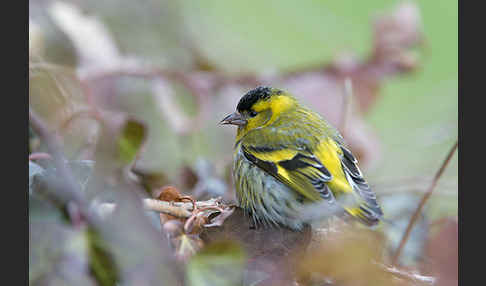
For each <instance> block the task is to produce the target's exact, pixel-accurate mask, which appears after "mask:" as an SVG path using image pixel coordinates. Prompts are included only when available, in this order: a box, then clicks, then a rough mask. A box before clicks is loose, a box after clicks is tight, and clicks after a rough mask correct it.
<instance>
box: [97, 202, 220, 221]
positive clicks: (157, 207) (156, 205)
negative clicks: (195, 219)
mask: <svg viewBox="0 0 486 286" xmlns="http://www.w3.org/2000/svg"><path fill="white" fill-rule="evenodd" d="M219 201H220V199H219V198H216V199H210V200H207V201H199V202H196V208H198V209H201V211H206V210H214V211H219V210H220V209H221V208H220V205H221V203H220V202H219ZM143 207H144V208H145V210H149V211H154V212H158V213H164V214H168V215H172V216H175V217H178V218H189V217H191V215H192V211H193V210H194V205H193V203H192V202H187V203H184V202H167V201H160V200H156V199H144V200H143ZM115 209H116V205H115V204H113V203H102V204H100V206H99V207H98V210H99V212H100V214H101V215H102V216H103V217H104V216H106V215H109V214H111V213H113V212H114V211H115Z"/></svg>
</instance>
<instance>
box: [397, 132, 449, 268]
mask: <svg viewBox="0 0 486 286" xmlns="http://www.w3.org/2000/svg"><path fill="white" fill-rule="evenodd" d="M457 144H458V142H457V141H456V143H455V144H454V146H452V148H451V150H450V151H449V154H447V157H446V158H445V160H444V162H443V163H442V166H441V167H440V169H439V170H438V171H437V173H436V174H435V176H434V179H433V180H432V184H431V185H430V186H429V188H428V190H427V192H425V194H424V196H423V197H422V200H421V201H420V203H419V205H418V206H417V209H416V210H415V212H414V213H413V215H412V218H411V219H410V221H409V223H408V225H407V229H406V230H405V233H404V234H403V236H402V240H401V241H400V245H399V246H398V249H397V251H396V252H395V255H394V256H393V260H392V263H393V265H396V264H397V262H398V258H400V255H401V253H402V251H403V248H404V247H405V244H406V243H407V240H408V238H409V236H410V233H411V231H412V228H413V226H414V224H415V222H416V221H417V219H418V217H419V215H420V212H421V211H422V208H423V207H424V205H425V203H426V202H427V200H428V199H429V198H430V196H431V195H432V192H433V191H434V189H435V186H436V185H437V181H439V179H440V177H441V176H442V174H443V173H444V170H445V168H446V167H447V165H448V164H449V162H450V161H451V158H452V155H454V153H455V152H456V149H457Z"/></svg>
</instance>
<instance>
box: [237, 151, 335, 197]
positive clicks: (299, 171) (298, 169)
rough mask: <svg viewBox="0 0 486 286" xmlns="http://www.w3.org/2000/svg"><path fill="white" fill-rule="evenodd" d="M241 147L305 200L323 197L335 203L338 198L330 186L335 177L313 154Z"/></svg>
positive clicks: (245, 153) (261, 166)
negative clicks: (329, 183) (335, 197)
mask: <svg viewBox="0 0 486 286" xmlns="http://www.w3.org/2000/svg"><path fill="white" fill-rule="evenodd" d="M241 148H242V151H243V154H244V156H245V157H246V158H247V159H248V160H249V161H251V162H252V163H253V164H255V165H256V166H258V167H259V168H261V169H262V170H264V171H266V172H267V173H268V174H270V175H272V176H274V177H275V178H276V179H278V180H279V181H280V182H282V183H284V184H286V185H287V186H289V187H290V188H291V189H293V190H295V191H296V192H298V193H299V194H300V195H302V197H304V198H306V199H308V200H311V201H317V200H320V199H321V198H323V199H326V200H328V201H329V202H332V201H334V195H333V193H332V192H331V190H330V189H329V186H328V185H327V184H326V183H328V182H330V181H331V180H332V179H333V175H332V174H331V172H330V171H329V170H328V169H327V168H326V166H324V164H323V163H322V162H321V161H320V160H319V158H318V157H317V156H316V155H315V154H313V153H312V152H310V151H308V150H297V149H290V148H280V147H268V146H265V147H261V146H255V145H250V144H242V146H241Z"/></svg>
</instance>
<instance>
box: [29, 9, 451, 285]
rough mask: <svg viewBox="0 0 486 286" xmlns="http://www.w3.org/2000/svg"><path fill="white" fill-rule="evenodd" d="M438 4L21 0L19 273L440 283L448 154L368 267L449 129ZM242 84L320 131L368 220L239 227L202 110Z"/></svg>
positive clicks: (445, 278) (225, 109) (209, 118)
mask: <svg viewBox="0 0 486 286" xmlns="http://www.w3.org/2000/svg"><path fill="white" fill-rule="evenodd" d="M457 19H458V15H457V1H453V0H447V1H442V2H440V3H436V2H433V1H417V2H404V1H392V2H389V1H383V0H373V1H361V2H356V1H354V2H352V1H314V0H306V1H300V2H299V3H296V2H295V1H290V0H285V1H275V0H270V1H263V2H262V1H256V0H249V1H245V2H243V1H241V2H238V1H221V0H209V1H206V0H205V1H190V2H188V1H174V0H162V1H160V0H157V1H155V0H147V1H138V2H137V1H116V2H115V1H93V0H88V1H77V0H70V1H62V2H60V1H53V0H47V1H44V0H43V1H34V0H32V1H29V107H30V109H31V113H33V114H34V115H35V116H34V117H38V118H39V119H40V120H41V121H42V123H43V124H41V125H42V126H40V125H39V122H35V121H36V120H32V117H31V120H30V126H29V154H30V156H29V228H30V236H29V282H30V284H32V285H160V284H161V283H162V284H167V285H241V284H243V285H285V284H291V285H296V283H298V285H397V284H399V285H421V284H426V285H427V284H430V283H429V282H430V281H429V280H428V278H427V277H425V278H424V277H421V276H420V275H415V274H414V272H413V271H414V270H417V269H419V270H420V271H423V272H424V273H425V274H427V275H431V276H433V277H437V283H436V285H456V284H457V219H456V218H455V217H456V216H457V187H458V183H457V176H458V175H457V172H458V164H457V156H455V157H453V160H452V161H451V164H450V165H449V166H448V168H447V169H446V172H445V174H444V176H443V177H442V178H441V179H440V181H439V184H438V186H437V188H436V191H435V192H434V195H433V196H432V198H431V200H430V201H429V202H428V203H427V205H426V208H425V209H424V210H423V212H422V213H421V218H420V219H419V220H418V221H417V223H416V225H415V228H414V229H413V231H412V233H411V237H410V239H409V242H408V243H407V244H406V246H405V248H404V252H403V255H402V256H401V259H400V266H401V267H402V268H400V269H398V270H397V269H395V268H393V269H392V268H390V267H388V266H386V265H388V263H389V258H390V257H391V255H392V254H393V252H394V251H395V249H396V248H397V245H398V243H399V241H400V239H401V237H402V234H403V232H404V231H405V228H406V226H407V224H408V222H409V218H410V216H411V215H412V213H413V211H414V210H415V208H416V206H417V203H418V201H419V200H420V197H421V196H422V195H423V193H424V191H425V190H426V188H427V187H428V186H429V185H430V183H431V181H432V176H433V175H434V173H435V172H436V170H437V169H438V168H439V165H440V162H441V160H443V157H444V154H445V153H446V152H447V150H448V149H449V148H450V146H451V145H452V144H453V142H455V140H456V138H457V130H458V125H457V115H458V112H457V98H458V93H457V87H458V79H457V77H458V66H457V46H458V45H457V43H458V36H457V34H458V30H457V26H458V25H457ZM345 82H348V83H350V86H349V88H348V90H347V89H346V88H345ZM261 84H265V85H272V86H275V87H279V88H284V89H288V90H289V91H291V92H292V93H294V94H295V95H296V96H297V97H299V98H300V99H301V100H302V101H303V102H305V103H307V104H308V105H311V106H312V107H313V108H314V109H315V110H317V111H318V112H320V113H321V114H323V115H324V116H325V117H326V118H327V119H328V120H329V121H330V122H331V123H333V124H334V125H335V126H336V127H338V129H340V131H341V133H343V136H344V138H345V140H346V141H347V143H348V144H349V145H350V147H351V149H352V150H353V153H355V154H356V155H357V157H358V158H359V160H360V165H361V166H362V167H363V169H364V173H365V174H366V177H367V179H368V181H369V182H370V183H371V186H372V187H373V188H374V190H375V191H376V193H377V195H378V197H379V200H380V201H381V203H382V205H383V209H384V212H385V214H386V217H387V219H388V222H385V223H384V224H383V225H382V226H381V227H380V228H379V229H376V230H374V231H368V230H362V229H359V228H358V229H355V228H349V227H348V226H346V227H344V228H341V227H340V225H338V226H334V225H333V224H332V223H328V222H325V223H323V224H320V225H314V226H313V227H314V228H313V229H312V231H311V229H310V228H309V229H306V230H305V231H303V232H302V233H293V232H290V231H288V230H283V229H254V228H252V226H251V225H250V224H249V222H248V220H247V218H246V217H245V216H244V214H243V213H242V212H241V210H240V209H238V208H234V207H233V206H232V205H231V204H232V202H234V190H233V188H232V186H233V184H232V180H231V176H230V175H229V170H230V168H231V160H232V147H233V144H234V142H233V138H234V132H235V130H233V129H230V128H220V127H219V126H218V125H217V123H218V122H219V121H220V120H221V119H222V118H223V116H224V115H226V114H228V113H230V112H232V111H233V110H234V109H235V106H236V103H237V101H238V99H239V98H240V97H241V95H242V94H243V93H244V92H245V91H246V90H248V89H249V88H252V87H254V86H256V85H261ZM350 92H351V94H350ZM347 96H349V98H348V97H347ZM346 98H348V100H349V102H350V103H349V104H347V103H346V102H347V99H346ZM346 110H349V111H348V112H346ZM343 122H346V124H345V125H344V124H343ZM44 124H45V125H44ZM46 134H48V135H46ZM50 140H51V141H50ZM52 140H54V141H57V142H58V143H59V144H58V146H57V147H59V148H62V150H57V151H58V152H59V151H60V154H61V157H60V156H59V155H58V154H57V153H56V152H55V153H52V151H53V149H52V147H53V146H52V144H50V143H49V142H52ZM168 185H171V187H168ZM187 195H189V196H187ZM147 198H154V199H155V200H156V201H158V202H165V203H169V207H168V208H169V209H171V210H173V209H174V208H171V207H173V206H174V204H177V205H176V208H177V207H181V205H184V206H185V208H186V209H184V211H182V212H180V213H178V214H179V215H180V214H181V213H182V214H184V216H182V217H179V216H177V214H176V213H163V212H162V213H158V212H159V211H156V212H154V209H150V208H149V210H148V211H147V210H144V208H146V209H147V206H146V205H144V203H142V202H145V201H143V200H142V199H147ZM195 200H198V202H197V203H200V205H199V207H198V205H197V203H196V201H195ZM202 200H208V201H202ZM153 206H157V207H160V206H158V205H157V204H156V203H155V204H154V203H153V201H152V207H153ZM164 206H166V205H164ZM444 245H445V246H447V247H445V246H444ZM451 245H453V246H456V248H454V247H449V246H451ZM444 247H445V248H446V249H447V252H444V251H443V249H444ZM307 248H309V249H307ZM408 270H411V271H408ZM397 277H401V278H397ZM426 278H427V279H426ZM323 283H324V284H323Z"/></svg>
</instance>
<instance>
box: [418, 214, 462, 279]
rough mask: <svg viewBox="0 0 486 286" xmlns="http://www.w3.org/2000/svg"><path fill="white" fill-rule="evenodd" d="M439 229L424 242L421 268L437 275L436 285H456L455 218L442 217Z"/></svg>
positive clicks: (456, 228) (456, 241)
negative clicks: (424, 255)
mask: <svg viewBox="0 0 486 286" xmlns="http://www.w3.org/2000/svg"><path fill="white" fill-rule="evenodd" d="M439 227H440V229H439V230H438V231H437V233H435V234H433V235H431V236H430V237H429V239H428V241H427V244H426V250H425V252H426V257H427V259H426V260H425V261H424V263H423V265H422V268H423V271H424V272H425V273H430V275H432V276H436V277H437V285H441V286H452V285H458V253H459V248H458V247H459V241H458V236H459V230H458V223H457V219H455V218H444V219H442V220H441V221H440V226H439Z"/></svg>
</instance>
